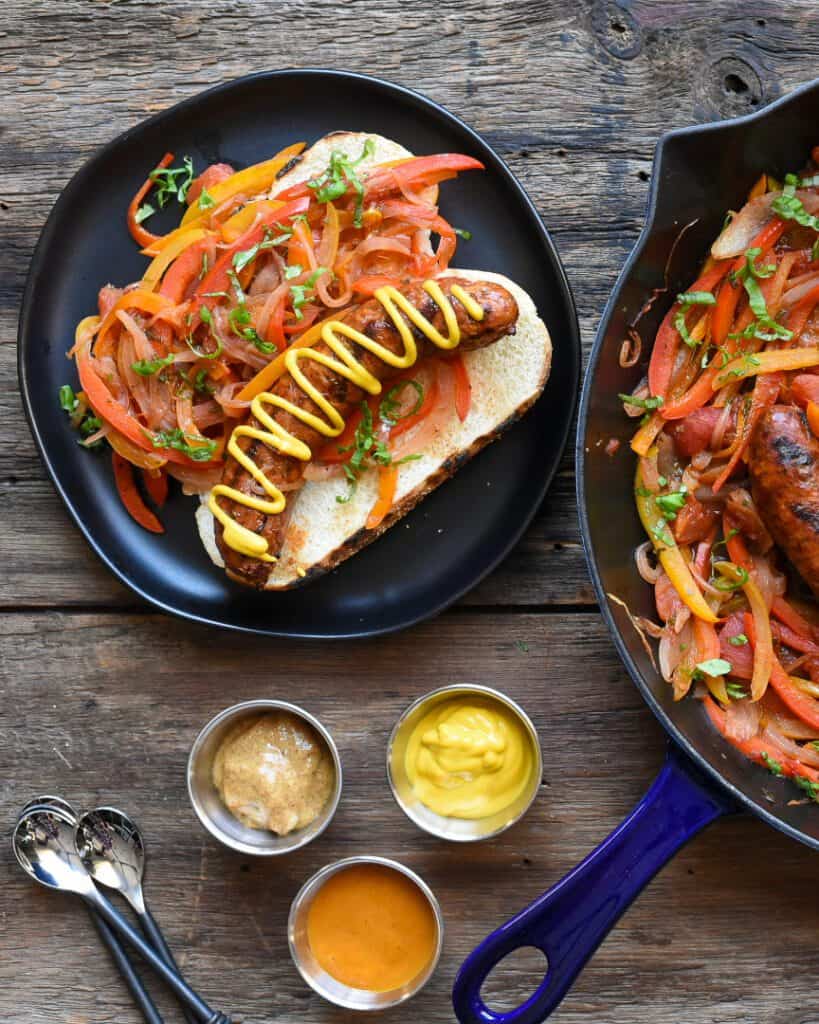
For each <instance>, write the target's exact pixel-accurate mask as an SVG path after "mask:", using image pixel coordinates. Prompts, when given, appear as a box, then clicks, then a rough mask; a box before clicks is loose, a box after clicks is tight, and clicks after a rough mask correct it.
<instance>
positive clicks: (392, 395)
mask: <svg viewBox="0 0 819 1024" xmlns="http://www.w3.org/2000/svg"><path fill="white" fill-rule="evenodd" d="M407 388H412V389H413V390H414V391H415V395H416V398H415V405H414V406H413V407H412V408H411V409H410V411H409V412H405V413H404V414H403V415H401V416H398V415H396V413H397V412H398V410H399V409H400V408H401V402H400V401H399V396H400V395H401V393H402V391H405V390H406V389H407ZM423 401H424V388H423V386H422V385H421V384H419V383H418V381H417V380H404V381H402V382H401V383H400V384H396V385H395V386H394V387H391V388H390V390H389V391H388V392H387V393H386V395H384V397H383V398H382V399H381V404H380V405H379V407H378V415H379V416H380V417H381V419H382V420H383V421H384V422H385V423H391V424H395V423H397V422H398V421H399V420H403V419H406V418H407V416H414V415H415V413H417V412H418V410H419V409H420V408H421V405H422V404H423Z"/></svg>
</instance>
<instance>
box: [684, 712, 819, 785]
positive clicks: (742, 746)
mask: <svg viewBox="0 0 819 1024" xmlns="http://www.w3.org/2000/svg"><path fill="white" fill-rule="evenodd" d="M703 703H704V704H705V710H706V712H707V714H708V717H709V718H710V719H711V723H712V724H713V725H714V727H715V728H716V730H717V731H718V732H719V733H720V734H721V735H722V737H723V738H724V739H726V740H728V742H729V743H730V744H731V746H732V747H736V749H737V750H738V751H739V752H740V753H741V754H744V755H745V757H747V758H749V760H751V761H756V763H757V764H761V765H764V766H765V767H766V768H770V767H771V764H770V762H771V761H773V762H775V763H776V765H778V766H779V767H780V768H781V769H782V774H783V775H787V776H788V777H789V778H793V777H798V778H802V779H809V780H810V781H811V782H817V781H819V771H816V769H815V768H810V767H808V765H806V764H802V762H801V761H797V760H796V759H795V758H793V757H791V755H790V754H788V753H786V752H785V751H784V750H781V749H780V748H779V747H777V746H774V744H773V743H769V742H768V741H767V740H763V739H761V738H759V737H758V736H753V737H751V739H748V740H738V739H736V737H734V736H731V735H729V733H728V724H727V719H726V714H725V712H724V711H723V709H722V708H721V707H719V706H718V705H717V704H716V702H715V701H713V700H711V698H710V697H706V698H705V700H704V701H703Z"/></svg>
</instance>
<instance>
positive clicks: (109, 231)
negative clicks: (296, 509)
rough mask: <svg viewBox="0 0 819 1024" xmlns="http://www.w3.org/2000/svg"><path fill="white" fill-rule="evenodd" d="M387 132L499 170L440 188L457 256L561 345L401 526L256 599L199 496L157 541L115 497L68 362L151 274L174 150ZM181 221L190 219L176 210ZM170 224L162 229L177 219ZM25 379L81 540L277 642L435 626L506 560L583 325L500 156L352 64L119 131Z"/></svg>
mask: <svg viewBox="0 0 819 1024" xmlns="http://www.w3.org/2000/svg"><path fill="white" fill-rule="evenodd" d="M345 128H346V129H353V130H362V131H374V132H379V133H381V134H383V135H387V136H389V137H390V138H392V139H395V140H396V141H398V142H401V143H403V144H404V145H405V146H406V147H407V148H408V149H410V150H412V151H413V152H415V153H418V154H424V153H437V152H453V151H454V152H463V153H468V154H470V155H471V156H475V157H477V158H478V159H480V160H481V161H483V163H484V164H485V166H486V171H484V172H479V173H472V174H464V175H463V176H462V177H461V178H460V179H459V180H458V181H457V182H454V183H447V184H444V185H443V186H442V196H441V203H442V208H443V210H444V212H445V213H446V215H447V217H448V218H449V219H450V221H451V222H452V223H453V224H455V225H456V226H458V227H463V228H469V229H470V230H471V231H472V240H471V241H469V242H465V243H462V244H461V245H460V246H459V251H458V254H457V259H456V263H457V264H458V265H459V266H463V267H473V268H477V269H486V270H498V271H501V272H503V273H505V274H507V275H508V276H509V277H511V278H512V279H514V280H515V281H517V282H518V284H520V285H522V286H523V287H524V288H525V289H526V290H527V291H528V292H529V293H530V294H531V295H532V297H533V298H534V300H535V303H536V305H537V307H538V309H539V311H540V314H541V316H542V317H543V319H544V320H545V322H546V324H547V325H548V327H549V329H550V332H551V335H552V339H553V341H554V345H555V350H554V360H553V364H552V374H551V378H550V380H549V383H548V385H547V387H546V391H545V393H544V395H543V397H542V398H541V399H540V401H538V402H537V403H536V405H535V406H534V408H533V409H532V410H531V411H530V412H529V413H528V414H527V415H526V416H525V417H524V418H523V419H522V420H521V421H520V422H519V423H517V424H516V425H515V426H514V427H512V428H511V429H510V430H509V432H508V433H507V434H506V436H505V437H504V438H503V439H502V440H501V441H499V442H498V443H496V444H494V445H490V446H489V448H488V449H486V450H485V451H484V452H482V453H481V454H480V455H479V456H478V457H477V458H475V459H474V460H473V461H472V462H471V463H469V464H468V465H467V466H465V467H464V468H463V469H462V470H461V471H460V472H459V473H458V474H457V475H456V476H455V477H454V479H453V480H451V481H449V482H447V483H445V484H444V485H443V486H442V487H441V488H440V489H439V490H437V491H435V492H434V493H433V494H432V495H430V496H429V497H428V498H427V499H426V500H425V501H423V502H422V503H421V505H420V506H419V507H418V508H417V509H416V510H415V511H414V512H413V513H412V514H411V515H410V516H408V517H407V518H406V519H404V520H403V521H402V522H401V523H400V524H399V525H398V526H396V527H395V529H393V530H390V531H389V532H388V533H387V534H386V535H385V536H384V537H382V538H381V539H379V540H378V541H376V542H375V543H374V544H373V545H371V546H370V547H368V548H366V549H365V550H364V551H362V552H361V553H360V554H357V555H355V556H354V557H353V558H351V559H350V560H349V561H348V562H346V563H344V564H343V565H342V566H341V567H340V568H339V569H338V570H337V571H335V572H334V573H331V574H329V575H328V576H325V577H323V578H322V579H319V580H317V581H315V582H313V583H311V584H309V585H308V586H305V587H303V588H301V589H298V590H293V591H289V592H286V593H283V594H262V595H259V594H256V593H254V592H252V591H250V590H248V589H247V588H244V587H242V586H240V585H238V584H235V583H232V582H230V581H229V580H228V579H227V578H226V577H225V575H224V573H223V572H222V571H221V570H219V569H217V568H216V567H215V566H213V565H212V564H211V562H210V560H209V558H208V557H207V555H206V554H205V551H204V549H203V548H202V545H201V543H200V542H199V539H198V536H197V532H196V527H195V525H194V518H193V513H194V508H195V500H194V499H191V498H184V497H182V496H181V494H179V493H178V492H177V493H176V496H175V497H174V498H173V499H172V500H171V501H170V503H169V505H168V506H166V510H165V511H164V513H163V520H164V522H165V525H166V527H167V533H166V534H165V535H164V536H161V537H156V536H154V535H153V534H148V533H146V532H144V531H143V530H142V529H141V528H140V527H139V526H137V525H136V524H135V523H134V522H133V521H132V520H131V519H130V518H129V517H128V514H127V513H126V512H125V510H124V508H122V506H121V504H120V502H119V499H118V498H117V495H116V492H115V489H114V486H113V481H112V474H111V468H110V459H109V458H107V457H106V456H102V457H95V456H94V455H92V454H89V453H88V452H85V451H83V450H81V449H80V448H79V447H78V445H77V443H76V440H75V435H74V434H73V432H72V431H71V430H70V429H69V427H68V425H67V422H66V417H65V414H64V413H63V412H62V410H61V409H60V408H59V405H58V403H57V391H58V389H59V387H60V385H61V384H65V383H71V384H75V383H76V375H75V372H74V369H73V367H72V366H71V365H70V364H69V363H68V362H67V360H66V358H65V352H66V350H67V349H68V348H69V347H70V345H71V344H72V335H73V330H74V325H75V324H76V322H77V321H78V320H79V319H80V318H81V317H83V316H86V315H87V314H89V313H93V312H95V311H96V294H97V290H98V288H99V287H100V285H101V284H104V283H105V282H106V281H112V282H114V283H117V284H125V283H127V282H130V281H134V280H137V279H138V278H139V277H140V275H141V272H142V270H143V269H144V267H145V259H144V257H142V256H140V255H139V254H138V251H137V247H136V246H135V245H134V243H133V241H132V240H131V238H130V236H129V235H128V232H127V230H126V227H125V211H126V208H127V205H128V202H129V200H130V198H131V196H132V195H133V193H134V192H135V190H136V189H137V187H138V185H139V184H140V183H141V182H142V181H143V180H144V179H145V176H146V173H147V171H148V170H150V168H151V167H152V166H154V165H155V164H156V162H157V161H158V160H159V158H160V157H161V155H162V154H163V153H164V152H165V151H166V150H168V149H170V150H172V151H173V152H174V153H176V155H177V159H181V157H182V156H183V155H189V156H191V157H192V158H193V161H194V166H195V167H196V168H202V167H204V166H205V165H206V164H208V163H211V162H213V161H217V160H225V161H228V162H229V163H231V164H233V165H234V166H236V167H239V168H241V167H245V166H247V165H249V164H252V163H255V162H257V161H258V160H261V159H264V158H266V157H268V156H270V154H272V153H275V152H276V151H277V150H278V149H280V148H281V147H282V146H284V145H286V144H288V143H290V142H294V141H296V140H298V139H304V140H306V141H307V142H313V141H314V140H315V139H317V138H319V137H320V136H322V135H324V134H326V133H327V132H330V131H334V130H338V129H345ZM175 215H176V217H177V218H178V216H179V213H178V210H177V211H175ZM170 218H171V213H170V211H169V212H168V218H167V219H166V220H165V221H164V222H163V221H160V220H159V218H158V217H157V218H156V220H155V221H152V222H151V224H152V227H153V226H154V225H155V224H156V227H155V228H154V230H168V229H170V227H171V226H172V221H171V219H170ZM19 373H20V385H21V389H22V392H23V401H24V405H25V409H26V414H27V415H28V418H29V422H30V424H31V429H32V432H33V434H34V437H35V440H36V442H37V445H38V447H39V449H40V452H41V454H42V457H43V460H44V462H45V464H46V467H47V469H48V471H49V473H50V474H51V477H52V479H53V481H54V484H55V486H56V488H57V491H58V493H59V494H60V496H61V497H62V499H63V501H64V502H65V504H66V507H67V508H68V510H69V512H70V513H71V515H72V516H73V517H74V519H75V521H76V523H77V525H78V526H79V527H80V529H81V530H82V531H83V533H84V534H85V537H86V539H87V540H88V542H89V543H90V544H91V546H92V547H93V548H94V550H95V551H96V552H97V554H98V555H99V556H100V557H101V558H102V560H103V561H104V562H105V563H106V565H108V567H109V568H110V569H111V570H112V571H113V572H114V573H116V575H117V576H119V578H120V579H121V580H122V581H123V582H124V583H127V584H128V586H130V587H131V588H132V589H133V590H134V591H135V592H136V593H137V594H139V595H140V596H141V597H143V598H145V599H146V600H148V601H151V602H152V603H153V604H155V605H157V606H159V607H160V608H163V609H164V610H166V611H169V612H174V613H176V614H178V615H182V616H184V617H186V618H190V619H196V620H198V621H200V622H206V623H210V624H215V625H221V626H227V627H230V628H233V629H240V630H245V631H249V632H256V633H266V634H269V635H272V636H300V637H353V636H364V635H374V634H377V633H386V632H389V631H391V630H396V629H400V628H402V627H404V626H409V625H411V624H413V623H415V622H418V621H419V620H420V619H423V618H425V617H427V616H429V615H433V614H435V613H436V612H438V611H440V610H441V609H443V608H444V607H446V606H447V605H448V604H450V603H451V602H452V601H454V600H456V599H457V598H458V597H460V596H461V595H462V594H463V593H464V592H465V591H467V590H469V589H470V588H471V587H473V586H474V585H475V584H476V583H477V582H478V580H480V579H481V578H482V577H483V576H484V575H486V573H488V572H489V571H490V570H491V569H493V568H494V567H495V566H496V565H497V564H498V562H500V560H501V559H502V558H503V557H504V556H505V555H506V554H507V553H508V552H509V550H510V549H511V547H512V546H513V545H514V544H515V543H516V541H517V540H518V539H519V537H520V536H521V534H522V533H523V531H524V529H525V528H526V526H527V525H528V523H529V521H530V520H531V518H532V516H533V515H534V513H535V511H536V510H537V508H538V506H539V504H540V502H541V500H542V499H543V496H544V494H545V493H546V488H547V487H548V485H549V483H550V481H551V479H552V476H553V474H554V471H555V469H556V468H557V464H558V461H559V459H560V456H561V453H562V451H563V448H564V446H565V443H566V439H567V437H568V433H569V429H570V425H571V419H572V414H573V412H574V407H575V402H576V395H577V390H578V384H579V376H580V341H579V334H578V327H577V316H576V313H575V309H574V304H573V302H572V297H571V293H570V291H569V286H568V284H567V282H566V277H565V274H564V273H563V269H562V267H561V264H560V260H559V258H558V256H557V253H556V251H555V249H554V246H553V245H552V243H551V241H550V239H549V236H548V234H547V233H546V229H545V228H544V226H543V224H542V222H541V220H540V218H539V217H538V215H537V213H536V211H535V209H534V207H533V206H532V204H531V202H530V201H529V199H528V197H527V196H526V194H525V192H524V191H523V189H522V188H521V186H520V185H519V184H518V183H517V182H516V181H515V179H514V178H513V177H512V175H511V173H510V172H509V170H508V168H507V167H506V165H505V164H504V163H503V161H502V160H501V159H500V157H498V156H497V154H496V153H494V152H493V150H492V149H490V148H489V146H488V145H487V144H486V143H485V142H484V141H483V139H481V138H480V137H479V136H478V135H476V134H475V132H473V131H472V130H471V129H470V128H468V127H467V126H466V125H465V124H463V122H461V121H459V120H458V119H457V118H456V117H453V116H452V114H450V113H448V112H447V111H446V110H444V109H443V108H442V107H440V106H438V105H437V104H436V103H433V102H432V101H430V100H428V99H425V98H424V97H423V96H419V95H418V94H417V93H414V92H411V91H409V90H408V89H403V88H401V87H399V86H397V85H393V84H391V83H389V82H383V81H380V80H378V79H375V78H367V77H365V76H363V75H354V74H350V73H347V72H340V71H322V70H292V71H277V72H264V73H261V74H257V75H250V76H248V77H246V78H241V79H238V80H237V81H233V82H228V83H226V84H224V85H220V86H217V87H216V88H214V89H210V90H208V91H207V92H204V93H202V94H201V95H199V96H195V97H194V98H193V99H189V100H186V101H185V102H183V103H180V104H178V105H177V106H175V107H172V108H171V109H170V110H167V111H164V112H163V113H161V114H158V115H157V116H156V117H152V118H150V119H149V120H147V121H145V122H143V123H142V124H140V125H137V127H135V128H133V129H132V130H131V131H128V132H126V133H125V134H124V135H121V136H120V137H119V138H118V139H116V140H115V141H114V142H112V143H111V144H110V145H108V146H106V147H105V148H104V149H103V150H101V151H100V152H99V153H98V154H97V155H96V156H95V157H93V158H92V159H91V160H90V161H89V162H88V163H87V164H86V165H85V166H84V167H83V168H82V169H81V170H80V171H79V172H78V173H77V174H76V175H75V176H74V178H72V180H71V181H70V182H69V184H68V185H67V186H66V188H65V190H64V191H63V193H62V195H61V196H60V199H59V200H58V202H57V204H56V206H55V207H54V209H53V210H52V212H51V215H50V217H49V218H48V222H47V223H46V226H45V229H44V230H43V234H42V237H41V239H40V241H39V244H38V245H37V249H36V251H35V254H34V258H33V260H32V264H31V271H30V273H29V278H28V282H27V286H26V290H25V295H24V299H23V308H22V315H21V319H20V329H19Z"/></svg>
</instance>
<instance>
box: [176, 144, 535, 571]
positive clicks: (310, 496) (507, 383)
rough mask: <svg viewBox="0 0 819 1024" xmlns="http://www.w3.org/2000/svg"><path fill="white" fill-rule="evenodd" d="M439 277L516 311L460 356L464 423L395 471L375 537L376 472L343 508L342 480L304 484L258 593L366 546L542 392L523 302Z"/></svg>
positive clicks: (207, 526) (208, 537)
mask: <svg viewBox="0 0 819 1024" xmlns="http://www.w3.org/2000/svg"><path fill="white" fill-rule="evenodd" d="M359 151H360V148H359ZM447 273H448V276H457V277H463V278H469V279H472V280H480V281H494V282H496V283H497V284H499V285H502V286H503V287H504V288H507V289H508V290H509V291H510V292H511V293H512V295H514V297H515V299H516V301H517V304H518V310H519V317H518V321H517V324H516V329H515V333H514V334H510V335H507V336H506V337H505V338H501V339H500V340H499V341H497V342H496V343H495V344H494V345H489V346H487V347H486V348H483V349H478V350H476V351H474V352H467V353H465V355H464V361H465V363H466V366H467V369H468V371H469V379H470V382H471V385H472V403H471V407H470V410H469V414H468V416H467V417H466V419H465V420H464V421H463V422H461V421H460V420H459V419H458V417H457V415H456V414H455V411H454V409H453V411H452V414H451V416H450V418H449V421H448V422H445V423H443V424H442V427H441V430H440V431H439V433H437V434H436V436H435V438H434V439H433V441H432V442H430V443H428V444H427V445H426V446H425V450H424V452H423V454H422V457H421V458H420V459H418V460H417V461H414V462H407V463H405V464H404V465H402V466H401V468H400V470H399V477H398V487H397V491H396V495H395V500H394V502H393V507H392V510H391V511H390V513H389V514H388V515H387V516H386V518H385V519H384V520H383V522H382V523H381V524H380V525H379V526H378V527H377V529H375V530H368V529H367V528H366V525H365V524H366V521H367V517H368V515H369V513H370V510H371V509H372V506H373V504H374V502H375V500H376V497H377V492H378V474H377V471H376V470H368V471H367V472H365V473H363V474H362V476H361V478H360V481H359V484H358V487H357V489H356V492H355V494H354V495H353V497H352V499H351V500H350V501H349V502H347V503H346V504H339V503H338V502H337V501H336V497H341V496H344V495H346V494H347V483H346V481H345V479H344V477H340V478H332V479H329V480H325V481H321V482H310V483H307V484H305V485H304V487H303V488H302V489H301V490H300V491H299V492H298V494H294V495H293V498H292V499H291V500H293V501H294V503H295V504H294V507H293V511H292V513H291V517H290V523H289V527H288V532H287V539H286V541H285V545H284V548H283V550H282V553H281V556H280V558H279V560H278V562H277V563H276V564H275V565H274V566H272V569H271V572H270V576H269V577H268V581H267V584H266V589H268V590H286V589H288V588H290V587H293V586H297V585H299V584H301V583H305V582H307V581H309V580H310V579H312V578H314V577H316V576H319V575H321V574H322V573H325V572H327V571H328V570H330V569H333V568H335V566H337V565H339V564H340V563H341V562H343V561H344V560H345V559H347V558H349V557H350V555H353V554H355V552H356V551H359V550H360V549H361V548H363V547H364V546H366V545H367V544H369V543H371V541H373V540H375V538H376V537H378V536H379V535H380V534H382V533H383V532H384V531H385V530H387V529H389V527H390V526H392V525H393V523H395V522H397V521H398V520H399V519H401V517H402V516H405V515H406V514H407V512H409V511H410V509H412V508H414V506H415V505H417V504H418V502H419V501H420V500H421V499H422V498H423V497H425V496H426V495H427V494H429V493H430V491H433V490H434V489H435V488H436V487H437V486H438V485H439V484H441V483H443V481H444V480H446V479H447V478H448V477H450V476H452V475H453V473H455V471H456V470H457V469H458V468H459V467H460V466H462V465H463V464H464V463H465V462H467V461H468V460H469V459H471V458H472V456H473V455H476V454H477V453H478V452H479V451H480V450H481V448H484V447H485V446H486V445H487V444H489V443H490V441H494V440H495V439H496V438H497V437H499V436H500V435H501V433H502V432H503V431H504V430H505V429H506V428H507V427H508V426H510V425H511V424H512V423H513V422H514V421H515V420H517V419H518V418H519V417H520V416H522V415H523V413H525V412H526V410H527V409H528V408H529V407H530V406H531V405H532V403H533V402H534V401H535V400H536V399H537V398H538V396H539V395H540V393H541V391H542V390H543V387H544V385H545V383H546V380H547V378H548V376H549V370H550V367H551V361H552V343H551V339H550V338H549V332H548V331H547V329H546V325H545V324H544V323H543V321H542V320H541V319H540V317H539V316H538V315H537V310H536V309H535V304H534V302H533V301H532V299H531V298H530V297H529V295H528V294H527V293H526V292H525V291H524V290H523V289H522V288H520V287H519V286H518V285H516V284H515V283H514V281H510V280H509V279H508V278H506V277H504V276H503V275H501V274H491V273H488V272H486V271H482V270H481V271H477V270H452V269H451V270H449V271H448V272H447ZM207 497H208V496H207V495H204V496H203V498H202V501H203V504H202V505H201V506H200V507H199V509H198V510H197V512H196V520H197V526H198V528H199V534H200V536H201V538H202V543H203V544H204V545H205V548H206V550H207V552H208V554H209V555H210V557H211V558H212V559H213V561H214V562H215V563H216V564H217V565H219V566H223V565H224V562H223V560H222V556H221V555H220V553H219V549H218V547H217V545H216V537H215V534H214V520H213V516H212V515H211V513H210V511H209V509H208V508H207V505H206V504H205V502H207Z"/></svg>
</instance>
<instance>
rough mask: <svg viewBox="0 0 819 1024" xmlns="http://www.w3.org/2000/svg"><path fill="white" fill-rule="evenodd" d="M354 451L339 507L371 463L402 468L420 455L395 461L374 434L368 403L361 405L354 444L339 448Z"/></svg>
mask: <svg viewBox="0 0 819 1024" xmlns="http://www.w3.org/2000/svg"><path fill="white" fill-rule="evenodd" d="M350 450H352V455H351V456H350V458H349V459H348V460H347V462H345V463H344V464H343V465H344V474H345V476H346V477H347V493H346V494H345V495H341V494H338V495H336V501H337V502H338V503H339V505H346V504H347V502H348V501H349V500H350V499H351V498H352V496H353V495H354V494H355V492H356V488H357V487H358V478H359V476H360V475H361V473H362V471H363V470H364V469H365V468H366V467H367V464H368V463H369V462H374V463H375V464H376V465H379V466H391V465H394V466H402V465H403V464H404V463H405V462H414V461H415V460H416V459H420V458H421V456H420V455H405V456H404V458H403V459H398V460H397V461H394V460H393V457H392V455H391V454H390V450H389V448H387V446H386V445H385V444H384V442H383V441H380V440H378V439H377V438H376V436H375V434H373V414H372V412H371V410H370V407H369V405H367V403H366V402H362V403H361V422H360V423H359V424H358V426H357V427H356V431H355V437H354V439H353V443H352V444H351V445H350V446H349V447H348V448H339V451H340V452H345V451H350Z"/></svg>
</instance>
